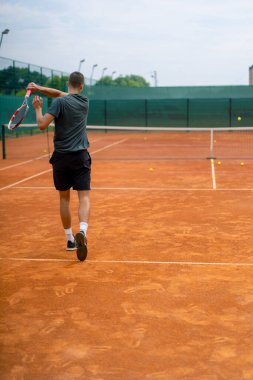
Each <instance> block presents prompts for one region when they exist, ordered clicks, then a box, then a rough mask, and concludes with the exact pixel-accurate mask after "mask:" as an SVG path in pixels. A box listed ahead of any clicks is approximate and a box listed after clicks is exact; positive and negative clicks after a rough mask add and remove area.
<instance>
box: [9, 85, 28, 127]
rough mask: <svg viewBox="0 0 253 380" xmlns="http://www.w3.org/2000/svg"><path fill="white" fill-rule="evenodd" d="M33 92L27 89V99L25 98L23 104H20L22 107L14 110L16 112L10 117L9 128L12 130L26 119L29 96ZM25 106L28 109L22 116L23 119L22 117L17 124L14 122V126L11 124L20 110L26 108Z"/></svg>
mask: <svg viewBox="0 0 253 380" xmlns="http://www.w3.org/2000/svg"><path fill="white" fill-rule="evenodd" d="M31 93H32V91H31V90H27V91H26V94H25V99H24V101H23V103H22V105H21V106H20V107H19V108H18V109H17V110H16V111H15V112H14V114H13V115H12V117H11V118H10V121H9V124H8V129H9V130H11V131H12V130H13V129H16V128H17V127H18V126H19V125H20V124H21V123H22V121H23V120H24V119H25V117H26V115H27V112H28V110H29V106H28V98H29V96H30V95H31ZM24 108H26V111H25V113H24V116H23V117H22V119H21V120H20V121H19V122H18V123H17V124H14V126H12V125H11V124H12V122H13V120H14V119H15V117H16V116H17V115H18V114H19V112H20V111H21V110H22V109H24Z"/></svg>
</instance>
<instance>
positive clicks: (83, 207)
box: [78, 190, 90, 236]
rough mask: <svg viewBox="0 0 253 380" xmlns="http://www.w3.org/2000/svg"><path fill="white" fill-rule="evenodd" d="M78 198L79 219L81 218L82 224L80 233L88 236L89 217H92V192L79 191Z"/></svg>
mask: <svg viewBox="0 0 253 380" xmlns="http://www.w3.org/2000/svg"><path fill="white" fill-rule="evenodd" d="M78 198H79V208H78V217H79V222H80V231H83V232H84V234H85V236H86V234H87V228H88V222H89V216H90V191H89V190H79V191H78Z"/></svg>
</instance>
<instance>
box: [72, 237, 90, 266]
mask: <svg viewBox="0 0 253 380" xmlns="http://www.w3.org/2000/svg"><path fill="white" fill-rule="evenodd" d="M75 239H76V248H77V250H76V255H77V258H78V260H80V261H84V260H85V259H86V257H87V253H88V249H87V238H86V236H85V235H84V232H83V231H79V232H77V234H76V237H75Z"/></svg>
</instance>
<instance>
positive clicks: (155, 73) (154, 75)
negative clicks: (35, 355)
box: [151, 70, 157, 87]
mask: <svg viewBox="0 0 253 380" xmlns="http://www.w3.org/2000/svg"><path fill="white" fill-rule="evenodd" d="M151 78H154V82H155V87H157V71H156V70H154V71H153V72H152V75H151Z"/></svg>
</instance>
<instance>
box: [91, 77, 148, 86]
mask: <svg viewBox="0 0 253 380" xmlns="http://www.w3.org/2000/svg"><path fill="white" fill-rule="evenodd" d="M149 85H150V84H149V83H148V82H147V81H146V80H145V79H144V78H143V77H141V76H139V75H126V76H125V77H123V76H119V77H118V78H116V79H113V78H112V77H110V76H105V77H103V78H102V79H100V80H99V81H97V82H96V86H120V87H149Z"/></svg>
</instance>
